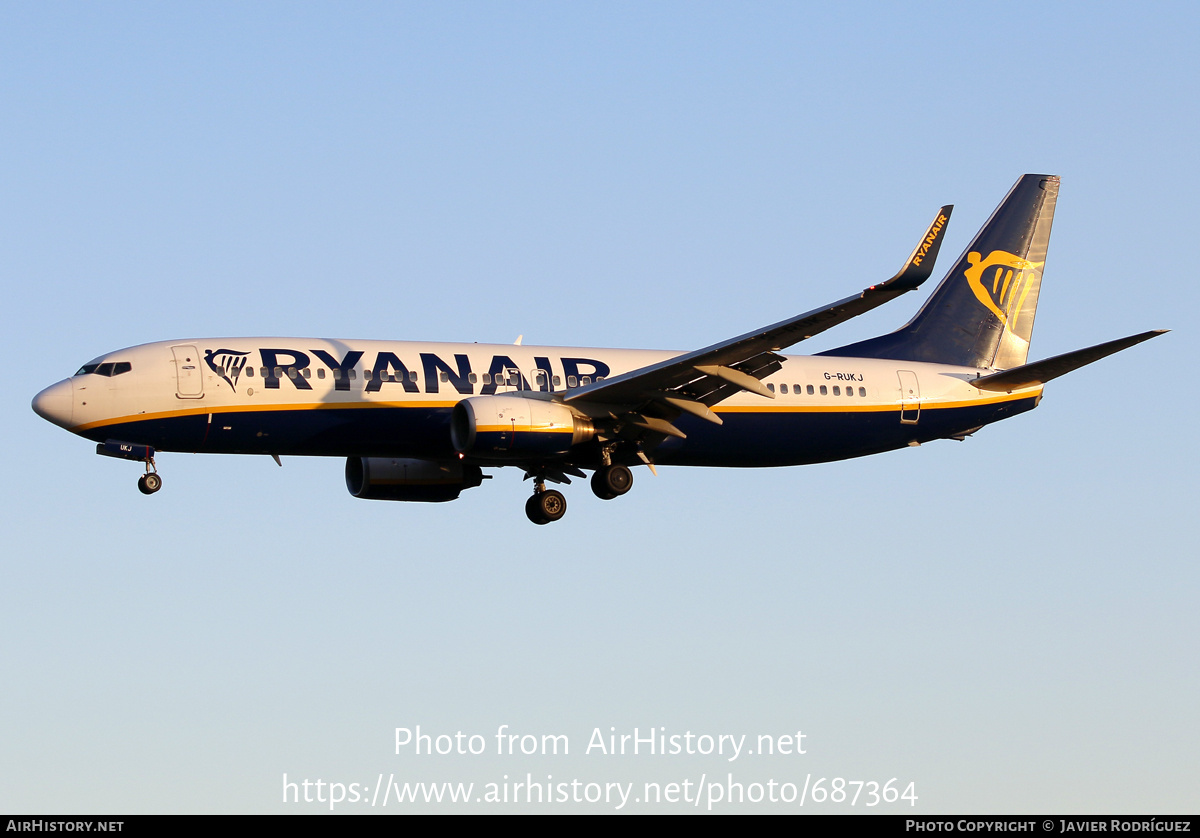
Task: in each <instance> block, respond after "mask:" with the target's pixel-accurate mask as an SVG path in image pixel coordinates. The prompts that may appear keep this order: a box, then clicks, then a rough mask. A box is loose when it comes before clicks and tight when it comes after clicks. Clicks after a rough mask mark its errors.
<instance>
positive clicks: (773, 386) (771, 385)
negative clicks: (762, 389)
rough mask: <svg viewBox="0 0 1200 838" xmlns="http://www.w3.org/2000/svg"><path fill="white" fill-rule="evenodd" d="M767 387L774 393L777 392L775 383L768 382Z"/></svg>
mask: <svg viewBox="0 0 1200 838" xmlns="http://www.w3.org/2000/svg"><path fill="white" fill-rule="evenodd" d="M767 389H768V390H770V391H771V392H772V393H774V392H775V385H774V384H768V385H767Z"/></svg>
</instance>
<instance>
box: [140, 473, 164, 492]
mask: <svg viewBox="0 0 1200 838" xmlns="http://www.w3.org/2000/svg"><path fill="white" fill-rule="evenodd" d="M161 488H162V478H161V477H159V476H158V475H157V474H155V473H154V472H152V471H149V472H146V473H145V474H143V475H142V476H141V477H139V478H138V491H139V492H141V493H142V494H143V495H152V494H154V493H155V492H157V491H158V490H159V489H161Z"/></svg>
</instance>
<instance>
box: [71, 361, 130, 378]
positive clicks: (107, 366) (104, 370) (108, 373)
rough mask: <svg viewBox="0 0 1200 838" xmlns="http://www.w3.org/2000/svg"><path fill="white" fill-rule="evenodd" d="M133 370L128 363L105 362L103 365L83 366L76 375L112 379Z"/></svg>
mask: <svg viewBox="0 0 1200 838" xmlns="http://www.w3.org/2000/svg"><path fill="white" fill-rule="evenodd" d="M132 369H133V364H132V363H130V362H129V361H105V362H104V363H103V364H84V365H83V366H82V367H80V368H79V372H77V373H75V374H76V375H91V374H92V373H95V374H96V375H103V376H105V377H107V378H112V377H113V376H114V375H120V374H121V373H126V372H129V371H130V370H132Z"/></svg>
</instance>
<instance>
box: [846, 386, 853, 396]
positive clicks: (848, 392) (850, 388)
mask: <svg viewBox="0 0 1200 838" xmlns="http://www.w3.org/2000/svg"><path fill="white" fill-rule="evenodd" d="M846 395H847V396H853V395H854V388H853V387H847V388H846Z"/></svg>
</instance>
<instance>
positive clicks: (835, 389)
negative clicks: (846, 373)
mask: <svg viewBox="0 0 1200 838" xmlns="http://www.w3.org/2000/svg"><path fill="white" fill-rule="evenodd" d="M833 394H834V395H835V396H840V395H841V394H842V388H841V387H838V386H837V385H836V384H835V385H834V387H833Z"/></svg>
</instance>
